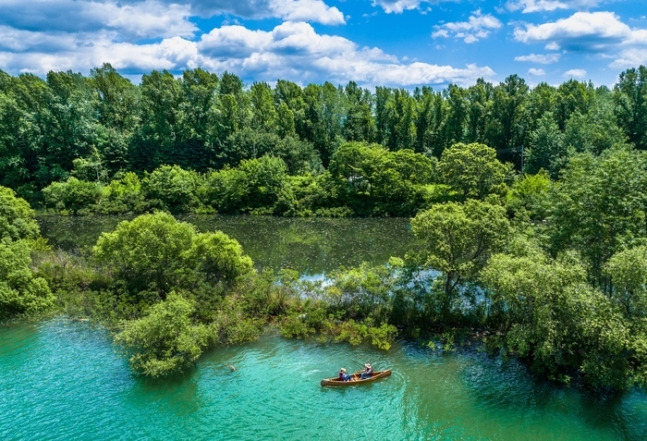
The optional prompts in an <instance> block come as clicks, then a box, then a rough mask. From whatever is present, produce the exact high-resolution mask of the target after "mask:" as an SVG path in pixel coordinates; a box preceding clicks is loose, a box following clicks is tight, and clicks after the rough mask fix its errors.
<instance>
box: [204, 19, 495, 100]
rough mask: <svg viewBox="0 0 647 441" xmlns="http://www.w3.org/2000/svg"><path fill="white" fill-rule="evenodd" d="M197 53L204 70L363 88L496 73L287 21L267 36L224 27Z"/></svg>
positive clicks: (459, 80)
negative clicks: (415, 57)
mask: <svg viewBox="0 0 647 441" xmlns="http://www.w3.org/2000/svg"><path fill="white" fill-rule="evenodd" d="M198 50H199V53H200V65H202V66H205V67H207V68H209V69H212V70H214V71H223V70H228V71H231V72H236V73H239V74H240V75H242V76H245V75H250V74H252V75H253V76H254V77H255V78H256V79H258V80H268V81H271V80H275V79H276V78H286V79H296V80H297V81H299V82H308V81H316V79H317V78H322V77H323V78H326V79H327V80H329V81H331V82H333V83H334V82H337V83H345V82H348V81H350V80H354V81H357V82H358V83H360V84H364V85H380V84H384V85H397V86H404V87H407V86H413V85H419V84H446V83H449V82H454V83H456V84H462V85H468V84H472V83H473V82H474V81H476V79H477V78H479V77H492V76H493V75H494V72H493V71H492V69H490V68H489V67H479V66H476V65H468V66H466V67H465V68H455V67H452V66H439V65H433V64H428V63H420V62H413V63H406V62H402V61H400V60H398V58H397V57H394V56H392V55H389V54H386V53H384V52H383V51H382V50H380V49H378V48H368V47H359V46H357V44H355V43H354V42H352V41H350V40H348V39H345V38H343V37H338V36H330V35H321V34H317V33H316V32H315V30H314V29H313V28H312V26H310V25H309V24H307V23H290V22H287V23H283V24H281V25H279V26H277V27H275V28H274V29H273V30H272V31H267V32H266V31H252V30H249V29H246V28H243V27H242V26H223V27H222V28H218V29H214V30H212V31H211V32H210V33H209V34H207V35H204V36H203V37H202V39H201V40H200V42H199V43H198Z"/></svg>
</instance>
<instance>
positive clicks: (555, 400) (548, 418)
mask: <svg viewBox="0 0 647 441" xmlns="http://www.w3.org/2000/svg"><path fill="white" fill-rule="evenodd" d="M366 361H370V362H372V363H373V365H374V366H375V368H376V369H383V368H389V367H391V368H393V375H392V376H391V377H389V378H387V379H384V380H380V381H377V382H375V383H371V384H366V385H360V386H352V387H346V388H324V387H321V386H320V384H319V382H320V380H321V379H322V378H324V377H330V376H334V375H336V372H337V371H338V369H339V368H340V367H341V366H345V367H346V368H347V369H349V370H355V369H357V368H360V367H361V366H362V365H363V363H365V362H366ZM230 365H233V366H235V367H236V370H233V371H232V370H231V369H230V368H229V366H230ZM0 372H2V375H0V392H1V393H0V439H2V440H4V439H10V440H14V439H15V440H32V439H35V440H41V439H42V440H70V439H74V440H96V439H101V440H113V439H114V440H132V439H135V440H138V439H141V440H149V439H160V440H166V439H169V440H175V439H191V440H240V441H250V440H259V439H262V440H305V439H317V440H323V441H326V440H339V439H362V440H382V439H387V440H412V441H414V440H415V441H417V440H443V441H447V440H452V441H456V440H469V441H477V440H478V441H480V440H488V441H489V440H501V441H507V440H515V441H516V440H531V441H532V440H542V441H544V440H566V441H571V440H572V441H577V440H586V441H596V440H605V441H606V440H609V441H615V440H623V441H639V440H640V441H644V439H647V437H646V436H645V434H646V433H647V426H646V424H647V423H646V421H647V397H645V396H644V394H641V393H638V392H635V393H632V394H630V395H628V396H627V397H624V398H620V399H618V400H616V401H612V400H607V401H600V400H599V399H595V398H593V397H589V396H586V395H585V394H580V393H577V392H576V391H574V390H570V389H557V388H554V387H552V386H550V385H547V384H545V383H541V382H536V381H534V380H532V377H531V376H529V375H528V374H527V372H526V370H525V368H524V367H523V366H522V365H520V364H517V363H514V362H511V363H502V362H501V360H500V359H497V358H491V357H488V356H487V355H485V354H479V353H474V352H466V353H460V352H459V353H456V354H445V355H442V354H438V353H433V352H430V351H429V349H428V348H424V347H419V346H416V345H413V344H396V345H395V346H394V347H393V348H392V349H391V350H390V351H389V352H388V353H384V352H380V351H377V350H374V349H371V348H368V347H351V346H348V345H317V344H312V343H304V342H301V341H287V340H282V339H280V338H277V337H273V336H267V337H264V338H262V339H261V340H259V341H258V342H255V343H252V344H250V345H246V346H243V347H236V348H220V349H217V350H213V351H210V352H209V353H207V354H205V355H204V356H203V358H202V359H201V360H200V362H199V363H198V365H197V367H196V368H195V369H193V370H192V371H190V372H188V373H187V374H186V375H183V376H180V377H176V378H173V379H167V380H164V381H151V380H146V379H143V378H140V377H137V376H134V375H133V374H131V372H130V370H129V369H128V366H127V363H126V360H125V359H124V358H123V357H122V356H121V355H120V354H118V353H117V352H116V351H115V349H114V347H113V345H112V344H111V341H110V338H109V336H108V335H107V334H106V333H105V332H103V331H101V330H97V329H94V328H92V327H91V326H88V325H87V324H79V323H71V322H69V321H63V320H58V321H52V322H48V323H46V324H44V325H42V326H16V327H11V328H0ZM6 373H10V374H9V375H6Z"/></svg>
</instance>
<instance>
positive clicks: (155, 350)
mask: <svg viewBox="0 0 647 441" xmlns="http://www.w3.org/2000/svg"><path fill="white" fill-rule="evenodd" d="M194 310H195V305H194V304H193V303H192V302H191V301H190V300H187V299H185V298H183V297H182V296H181V295H179V294H176V293H174V292H172V293H170V294H169V296H168V297H167V298H166V300H165V301H163V302H160V303H158V304H156V305H154V306H153V307H151V309H150V311H149V312H148V314H146V316H144V317H142V318H140V319H138V320H132V321H128V322H126V323H125V326H124V329H123V330H122V331H121V332H120V333H119V334H117V336H116V337H115V339H116V341H117V342H118V343H122V344H124V345H125V346H127V347H128V348H129V349H130V350H131V351H132V355H131V356H130V364H131V366H132V367H133V368H134V369H135V370H137V371H139V372H141V373H142V374H144V375H147V376H150V377H153V378H157V377H162V376H165V375H169V374H172V373H175V372H180V371H182V370H184V369H186V368H187V367H189V366H190V365H191V364H193V363H194V362H195V361H196V360H197V359H198V358H199V357H200V355H201V354H202V350H203V349H204V348H205V347H206V345H207V341H208V337H209V333H208V330H207V327H206V326H205V325H201V324H194V323H193V322H192V320H191V316H192V314H193V313H194Z"/></svg>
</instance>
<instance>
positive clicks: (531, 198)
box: [506, 170, 553, 221]
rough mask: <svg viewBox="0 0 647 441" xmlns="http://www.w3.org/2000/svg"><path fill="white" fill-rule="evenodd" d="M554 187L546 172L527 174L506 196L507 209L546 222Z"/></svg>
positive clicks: (516, 182) (513, 185) (517, 181)
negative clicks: (522, 212)
mask: <svg viewBox="0 0 647 441" xmlns="http://www.w3.org/2000/svg"><path fill="white" fill-rule="evenodd" d="M552 185H553V184H552V182H551V180H550V176H548V173H547V172H546V171H545V170H540V171H539V172H538V173H537V174H535V175H528V174H525V175H523V176H522V177H519V178H518V179H517V180H516V181H515V182H514V184H512V187H511V188H510V191H509V192H508V194H507V195H506V208H507V209H508V211H509V212H511V213H515V214H520V212H521V211H524V212H525V213H527V215H528V217H529V218H530V219H531V220H534V221H541V220H544V219H546V217H547V215H548V211H549V206H550V196H551V190H552Z"/></svg>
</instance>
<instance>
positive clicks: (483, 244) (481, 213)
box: [411, 199, 510, 315]
mask: <svg viewBox="0 0 647 441" xmlns="http://www.w3.org/2000/svg"><path fill="white" fill-rule="evenodd" d="M411 228H412V230H413V233H414V234H415V236H416V237H417V238H418V239H420V241H421V242H422V244H423V251H421V252H420V253H419V254H418V255H415V256H412V257H414V260H416V262H417V263H418V264H420V265H422V266H423V267H424V268H428V269H432V270H437V271H440V272H441V273H442V277H441V278H440V280H442V282H443V286H442V293H443V294H444V298H443V301H442V309H443V314H444V315H446V314H448V313H449V312H450V310H451V308H452V306H453V302H454V299H455V298H456V293H457V290H458V288H459V287H460V286H461V284H463V283H466V282H470V281H472V282H473V281H476V278H477V276H478V273H479V271H480V270H481V269H482V268H483V267H484V266H485V264H486V263H487V261H488V259H489V257H490V256H491V255H492V254H494V253H497V252H500V251H501V250H502V249H503V246H504V245H505V243H506V241H507V240H508V235H509V232H510V223H509V221H508V219H507V217H506V213H505V209H504V208H503V207H501V206H498V205H491V204H488V203H485V202H480V201H477V200H473V199H470V200H468V201H467V202H466V203H465V204H458V203H455V202H448V203H445V204H437V205H434V206H433V207H432V208H430V209H428V210H425V211H422V212H419V213H418V214H417V215H416V217H414V218H413V219H412V220H411Z"/></svg>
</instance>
